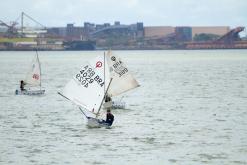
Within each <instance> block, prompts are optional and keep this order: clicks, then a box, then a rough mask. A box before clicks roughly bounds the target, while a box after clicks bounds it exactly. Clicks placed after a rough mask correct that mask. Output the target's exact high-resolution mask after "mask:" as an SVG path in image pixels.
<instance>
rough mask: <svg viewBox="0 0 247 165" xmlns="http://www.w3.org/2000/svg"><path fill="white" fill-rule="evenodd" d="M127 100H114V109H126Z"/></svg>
mask: <svg viewBox="0 0 247 165" xmlns="http://www.w3.org/2000/svg"><path fill="white" fill-rule="evenodd" d="M125 105H126V103H125V102H121V101H113V102H112V109H125Z"/></svg>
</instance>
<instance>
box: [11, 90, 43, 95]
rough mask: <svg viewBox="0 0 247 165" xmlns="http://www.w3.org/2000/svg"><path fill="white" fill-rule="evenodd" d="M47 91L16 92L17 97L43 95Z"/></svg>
mask: <svg viewBox="0 0 247 165" xmlns="http://www.w3.org/2000/svg"><path fill="white" fill-rule="evenodd" d="M44 93H45V90H24V91H21V90H15V94H16V95H43V94H44Z"/></svg>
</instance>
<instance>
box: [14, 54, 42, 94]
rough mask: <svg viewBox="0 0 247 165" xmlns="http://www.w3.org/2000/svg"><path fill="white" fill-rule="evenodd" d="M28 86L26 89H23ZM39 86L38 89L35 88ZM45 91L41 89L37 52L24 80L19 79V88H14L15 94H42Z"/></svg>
mask: <svg viewBox="0 0 247 165" xmlns="http://www.w3.org/2000/svg"><path fill="white" fill-rule="evenodd" d="M25 88H28V89H25ZM37 88H39V89H37ZM44 93H45V90H44V89H41V65H40V61H39V56H38V52H37V51H36V55H35V57H34V59H33V60H32V63H31V66H30V69H29V71H28V73H27V75H26V78H25V80H21V81H20V89H16V90H15V94H16V95H42V94H44Z"/></svg>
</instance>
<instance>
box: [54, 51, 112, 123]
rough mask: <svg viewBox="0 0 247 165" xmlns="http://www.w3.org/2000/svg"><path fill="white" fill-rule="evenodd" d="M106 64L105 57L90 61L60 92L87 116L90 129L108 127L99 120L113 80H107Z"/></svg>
mask: <svg viewBox="0 0 247 165" xmlns="http://www.w3.org/2000/svg"><path fill="white" fill-rule="evenodd" d="M105 63H106V60H105V56H98V57H96V58H94V59H92V60H90V61H89V62H87V63H86V64H84V65H83V66H82V67H80V69H79V70H78V71H77V72H76V73H75V74H74V76H73V77H72V79H71V80H70V81H69V82H68V83H67V84H66V85H65V87H64V88H63V90H62V91H61V92H58V94H60V95H61V96H63V97H64V98H66V99H68V100H70V101H71V102H72V103H74V104H75V105H77V106H78V107H79V109H80V110H81V112H82V113H83V114H84V115H85V116H86V118H87V126H89V127H106V125H104V124H101V123H100V119H99V117H100V111H101V106H102V103H103V101H104V98H105V94H106V93H107V90H108V89H109V86H110V84H111V82H112V79H105V75H104V74H105V73H106V72H105V66H106V65H105Z"/></svg>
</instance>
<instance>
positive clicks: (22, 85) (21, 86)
mask: <svg viewBox="0 0 247 165" xmlns="http://www.w3.org/2000/svg"><path fill="white" fill-rule="evenodd" d="M25 85H26V83H25V82H24V81H23V80H21V84H20V89H21V91H24V90H25V89H24V86H25Z"/></svg>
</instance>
